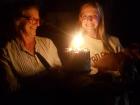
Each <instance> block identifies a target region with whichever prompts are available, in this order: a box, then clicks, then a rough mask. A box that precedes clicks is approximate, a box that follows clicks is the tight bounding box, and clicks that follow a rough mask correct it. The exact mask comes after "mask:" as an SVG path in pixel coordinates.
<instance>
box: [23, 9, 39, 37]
mask: <svg viewBox="0 0 140 105" xmlns="http://www.w3.org/2000/svg"><path fill="white" fill-rule="evenodd" d="M39 19H40V18H39V11H38V10H37V9H36V8H31V9H29V10H26V11H24V12H23V17H22V20H23V21H22V32H23V33H24V34H27V35H29V36H33V37H34V36H35V35H36V29H37V27H38V26H39Z"/></svg>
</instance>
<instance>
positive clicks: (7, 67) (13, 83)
mask: <svg viewBox="0 0 140 105" xmlns="http://www.w3.org/2000/svg"><path fill="white" fill-rule="evenodd" d="M0 67H1V69H0V70H1V73H2V78H1V79H2V80H3V82H4V83H5V84H6V88H8V90H10V91H15V90H16V89H17V88H18V87H19V85H18V83H17V79H16V77H15V76H14V74H13V72H12V67H11V63H10V59H9V57H8V54H7V53H6V51H5V50H4V49H3V50H1V51H0Z"/></svg>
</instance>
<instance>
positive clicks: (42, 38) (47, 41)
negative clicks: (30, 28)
mask: <svg viewBox="0 0 140 105" xmlns="http://www.w3.org/2000/svg"><path fill="white" fill-rule="evenodd" d="M36 41H38V42H43V43H48V44H49V43H53V41H52V40H51V39H50V38H48V37H42V36H36Z"/></svg>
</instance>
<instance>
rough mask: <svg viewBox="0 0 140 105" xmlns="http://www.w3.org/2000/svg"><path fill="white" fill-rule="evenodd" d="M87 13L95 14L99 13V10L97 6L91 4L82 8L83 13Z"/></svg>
mask: <svg viewBox="0 0 140 105" xmlns="http://www.w3.org/2000/svg"><path fill="white" fill-rule="evenodd" d="M85 14H91V15H95V14H98V11H97V9H96V8H95V7H93V6H90V5H89V6H85V7H83V8H82V10H81V15H85Z"/></svg>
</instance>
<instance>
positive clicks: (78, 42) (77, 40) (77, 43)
mask: <svg viewBox="0 0 140 105" xmlns="http://www.w3.org/2000/svg"><path fill="white" fill-rule="evenodd" d="M83 44H84V39H83V37H82V33H81V32H78V33H76V36H74V38H73V40H72V42H71V46H70V48H72V49H77V50H80V49H81V48H82V46H83Z"/></svg>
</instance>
